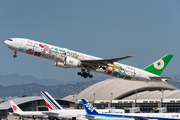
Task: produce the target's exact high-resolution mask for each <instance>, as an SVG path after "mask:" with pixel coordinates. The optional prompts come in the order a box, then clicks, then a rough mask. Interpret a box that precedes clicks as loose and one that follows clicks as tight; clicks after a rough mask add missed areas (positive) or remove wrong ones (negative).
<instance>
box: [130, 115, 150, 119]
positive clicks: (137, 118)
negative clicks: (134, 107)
mask: <svg viewBox="0 0 180 120" xmlns="http://www.w3.org/2000/svg"><path fill="white" fill-rule="evenodd" d="M132 117H133V118H134V120H148V119H147V118H143V117H136V116H132Z"/></svg>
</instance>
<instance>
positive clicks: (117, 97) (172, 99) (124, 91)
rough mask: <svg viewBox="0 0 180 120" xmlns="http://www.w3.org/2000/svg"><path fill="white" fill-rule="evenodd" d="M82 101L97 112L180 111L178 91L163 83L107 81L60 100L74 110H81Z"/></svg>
mask: <svg viewBox="0 0 180 120" xmlns="http://www.w3.org/2000/svg"><path fill="white" fill-rule="evenodd" d="M81 98H85V99H87V100H88V101H89V102H90V103H92V104H93V105H94V107H96V108H99V109H103V108H108V107H113V108H116V109H125V108H132V107H140V110H141V112H152V110H153V109H155V108H161V107H166V108H167V112H180V90H179V89H177V88H176V87H174V86H172V85H170V84H168V83H166V82H145V81H130V80H124V79H119V78H113V79H107V80H104V81H101V82H99V83H96V84H94V85H92V86H90V87H88V88H86V89H85V90H83V91H82V92H80V93H79V94H77V95H70V96H67V97H65V98H63V99H62V100H68V101H75V102H76V103H77V108H82V104H81V100H80V99H81Z"/></svg>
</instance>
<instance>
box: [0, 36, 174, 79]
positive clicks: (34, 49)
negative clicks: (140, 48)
mask: <svg viewBox="0 0 180 120" xmlns="http://www.w3.org/2000/svg"><path fill="white" fill-rule="evenodd" d="M4 43H5V44H6V45H7V46H8V47H9V48H10V49H12V50H13V51H14V53H15V54H14V57H17V51H19V52H22V53H26V54H29V55H34V56H38V57H41V58H46V59H49V60H53V61H55V65H56V66H57V67H60V68H64V69H67V68H80V69H81V72H78V75H80V76H82V77H84V78H87V77H89V78H92V77H93V75H91V74H90V71H93V72H98V73H103V74H107V75H111V76H114V77H117V78H123V79H126V80H143V81H166V79H171V78H170V77H160V75H161V73H162V72H163V70H164V69H165V67H166V66H167V64H168V63H169V61H170V60H171V59H172V57H173V55H170V54H168V55H166V56H164V57H163V58H161V59H159V60H157V61H156V62H154V63H153V64H151V65H149V66H148V67H146V68H144V69H138V68H135V67H132V66H128V65H124V64H121V63H117V61H119V60H123V59H126V58H130V57H132V56H125V57H120V58H113V59H102V58H98V57H94V56H91V55H86V54H83V53H80V52H76V51H72V50H69V49H67V48H61V47H57V46H53V45H49V44H46V43H42V42H38V41H34V40H30V39H25V38H10V39H8V40H6V41H4Z"/></svg>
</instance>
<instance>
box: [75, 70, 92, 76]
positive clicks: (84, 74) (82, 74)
mask: <svg viewBox="0 0 180 120" xmlns="http://www.w3.org/2000/svg"><path fill="white" fill-rule="evenodd" d="M77 74H78V75H80V76H81V77H84V78H87V77H89V78H92V77H93V75H91V74H90V72H89V71H87V72H86V71H85V70H81V72H78V73H77Z"/></svg>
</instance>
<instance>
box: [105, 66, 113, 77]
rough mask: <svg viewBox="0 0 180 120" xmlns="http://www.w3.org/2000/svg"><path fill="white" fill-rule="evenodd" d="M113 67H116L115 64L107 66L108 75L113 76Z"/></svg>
mask: <svg viewBox="0 0 180 120" xmlns="http://www.w3.org/2000/svg"><path fill="white" fill-rule="evenodd" d="M113 67H114V65H113V64H109V65H108V66H107V68H106V74H109V75H111V74H112V72H113Z"/></svg>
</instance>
